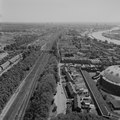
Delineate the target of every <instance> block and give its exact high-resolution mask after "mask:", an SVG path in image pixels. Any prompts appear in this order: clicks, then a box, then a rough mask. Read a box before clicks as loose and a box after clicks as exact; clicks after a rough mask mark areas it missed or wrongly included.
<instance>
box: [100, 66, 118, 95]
mask: <svg viewBox="0 0 120 120" xmlns="http://www.w3.org/2000/svg"><path fill="white" fill-rule="evenodd" d="M98 85H99V86H100V88H101V89H103V90H104V91H106V92H109V93H111V94H113V95H117V96H120V65H114V66H110V67H108V68H107V69H105V70H104V71H103V72H102V73H101V78H100V79H99V80H98Z"/></svg>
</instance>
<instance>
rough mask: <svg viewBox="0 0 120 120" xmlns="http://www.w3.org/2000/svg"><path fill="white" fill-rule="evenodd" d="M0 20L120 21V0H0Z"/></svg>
mask: <svg viewBox="0 0 120 120" xmlns="http://www.w3.org/2000/svg"><path fill="white" fill-rule="evenodd" d="M0 6H1V9H0V13H1V16H2V17H0V19H1V21H2V22H120V0H1V3H0Z"/></svg>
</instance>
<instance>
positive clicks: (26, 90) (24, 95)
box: [1, 52, 49, 120]
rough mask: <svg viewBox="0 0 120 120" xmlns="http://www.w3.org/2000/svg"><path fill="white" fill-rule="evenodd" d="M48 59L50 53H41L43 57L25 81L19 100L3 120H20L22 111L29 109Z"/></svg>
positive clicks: (17, 99)
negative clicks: (30, 100) (33, 93)
mask: <svg viewBox="0 0 120 120" xmlns="http://www.w3.org/2000/svg"><path fill="white" fill-rule="evenodd" d="M48 57H49V56H48V53H43V52H42V53H41V56H40V57H39V60H38V61H37V63H36V65H35V66H34V69H33V70H32V72H31V73H30V74H29V75H28V76H27V78H26V79H25V83H24V85H23V86H22V89H21V91H19V93H18V96H17V98H16V99H15V101H14V102H13V104H12V106H11V107H10V109H9V110H8V112H7V113H6V115H5V116H4V117H3V119H1V120H19V118H20V115H21V111H22V110H24V111H25V110H26V108H27V105H28V102H29V99H30V97H31V95H32V92H33V90H34V89H35V85H36V84H37V83H36V81H37V78H38V77H39V75H40V74H41V73H42V71H43V68H44V65H45V63H46V62H47V58H48ZM45 61H46V62H45ZM43 62H44V65H43ZM41 68H42V69H41ZM24 105H25V106H24ZM22 114H23V112H22ZM17 116H18V117H19V118H18V117H17ZM22 116H23V115H22ZM16 118H17V119H16Z"/></svg>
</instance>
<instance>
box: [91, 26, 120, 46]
mask: <svg viewBox="0 0 120 120" xmlns="http://www.w3.org/2000/svg"><path fill="white" fill-rule="evenodd" d="M119 29H120V27H114V28H112V29H110V30H105V31H98V32H93V33H92V34H91V35H90V36H91V37H93V38H96V39H99V40H102V41H105V40H107V41H108V43H110V42H112V43H115V44H117V45H120V40H116V39H110V38H106V37H104V36H103V35H102V33H104V32H108V31H112V30H119Z"/></svg>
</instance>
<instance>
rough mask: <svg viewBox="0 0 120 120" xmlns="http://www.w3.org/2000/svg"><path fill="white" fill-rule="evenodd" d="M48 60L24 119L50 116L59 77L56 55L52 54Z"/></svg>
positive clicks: (41, 118)
mask: <svg viewBox="0 0 120 120" xmlns="http://www.w3.org/2000/svg"><path fill="white" fill-rule="evenodd" d="M48 61H49V62H48V64H47V65H46V67H45V69H44V72H43V73H42V75H41V76H40V78H39V80H38V81H39V82H38V85H37V88H36V90H35V92H34V94H33V96H32V97H31V99H30V103H29V105H28V106H29V107H28V109H27V110H26V113H25V116H24V120H46V119H47V118H48V117H49V109H50V106H51V104H52V101H53V96H54V93H55V92H56V83H57V82H58V81H59V78H58V74H57V72H58V71H57V60H56V57H55V56H51V57H50V59H49V60H48Z"/></svg>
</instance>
